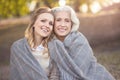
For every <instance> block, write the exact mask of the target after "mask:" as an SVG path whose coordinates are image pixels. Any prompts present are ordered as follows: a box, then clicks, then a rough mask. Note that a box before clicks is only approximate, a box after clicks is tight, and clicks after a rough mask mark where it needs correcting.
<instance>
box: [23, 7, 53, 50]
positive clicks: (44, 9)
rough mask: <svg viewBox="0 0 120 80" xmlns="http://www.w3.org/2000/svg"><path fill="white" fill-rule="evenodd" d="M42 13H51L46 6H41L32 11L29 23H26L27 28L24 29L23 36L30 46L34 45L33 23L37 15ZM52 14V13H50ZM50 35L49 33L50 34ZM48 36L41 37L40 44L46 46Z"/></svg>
mask: <svg viewBox="0 0 120 80" xmlns="http://www.w3.org/2000/svg"><path fill="white" fill-rule="evenodd" d="M42 13H50V14H52V13H51V9H50V8H47V7H42V8H39V9H37V10H35V11H34V12H33V14H32V15H31V21H30V24H29V25H28V27H27V29H26V30H25V37H26V38H27V41H28V43H29V45H30V47H31V48H33V47H34V45H35V38H34V37H35V35H34V26H33V25H34V23H35V21H36V20H37V18H38V16H39V15H40V14H42ZM52 15H53V14H52ZM50 36H51V35H50ZM50 36H48V37H46V38H44V39H43V41H42V44H43V46H44V47H47V43H48V41H49V40H50Z"/></svg>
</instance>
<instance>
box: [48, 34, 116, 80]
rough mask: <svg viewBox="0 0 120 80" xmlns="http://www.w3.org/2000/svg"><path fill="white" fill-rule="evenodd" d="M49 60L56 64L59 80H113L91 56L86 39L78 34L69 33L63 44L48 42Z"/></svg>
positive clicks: (55, 41)
mask: <svg viewBox="0 0 120 80" xmlns="http://www.w3.org/2000/svg"><path fill="white" fill-rule="evenodd" d="M48 47H49V51H50V56H51V58H52V59H53V60H54V61H55V62H56V64H57V66H58V69H59V72H60V80H115V79H114V78H113V77H112V75H111V74H110V73H109V72H108V71H107V70H106V69H105V68H104V67H103V66H102V65H100V64H99V63H97V60H96V58H95V57H94V55H93V51H92V49H91V47H90V46H89V43H88V41H87V39H86V38H85V37H84V36H83V35H82V34H81V33H80V32H73V33H70V34H69V35H68V36H67V37H66V38H65V40H64V41H63V42H61V41H60V40H58V39H53V40H52V41H51V42H49V45H48Z"/></svg>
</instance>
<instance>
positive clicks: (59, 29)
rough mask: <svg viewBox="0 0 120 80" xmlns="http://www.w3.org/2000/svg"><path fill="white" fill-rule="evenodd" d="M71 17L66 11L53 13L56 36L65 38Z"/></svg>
mask: <svg viewBox="0 0 120 80" xmlns="http://www.w3.org/2000/svg"><path fill="white" fill-rule="evenodd" d="M71 26H72V22H71V17H70V13H68V12H67V11H60V12H56V13H55V25H54V32H55V34H56V36H57V37H58V38H59V37H63V38H65V37H66V36H67V35H68V34H69V32H70V31H71Z"/></svg>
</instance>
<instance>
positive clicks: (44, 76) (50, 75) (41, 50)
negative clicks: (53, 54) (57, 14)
mask: <svg viewBox="0 0 120 80" xmlns="http://www.w3.org/2000/svg"><path fill="white" fill-rule="evenodd" d="M53 23H54V16H53V14H52V13H51V10H50V9H49V8H39V9H37V10H36V11H35V12H34V13H33V15H32V17H31V22H30V24H29V26H28V28H27V29H26V31H25V37H24V38H22V39H20V40H17V41H15V42H14V43H13V45H12V46H11V57H10V80H57V79H58V78H57V77H58V76H57V77H55V76H56V74H55V73H56V70H57V68H54V63H53V62H51V60H50V56H49V53H48V47H47V44H48V41H49V40H50V37H51V33H52V30H53ZM51 65H52V66H51Z"/></svg>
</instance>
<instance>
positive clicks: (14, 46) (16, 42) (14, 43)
mask: <svg viewBox="0 0 120 80" xmlns="http://www.w3.org/2000/svg"><path fill="white" fill-rule="evenodd" d="M25 42H27V41H26V38H21V39H19V40H17V41H15V42H13V44H12V46H11V49H14V48H17V47H21V46H22V45H24V44H25Z"/></svg>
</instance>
